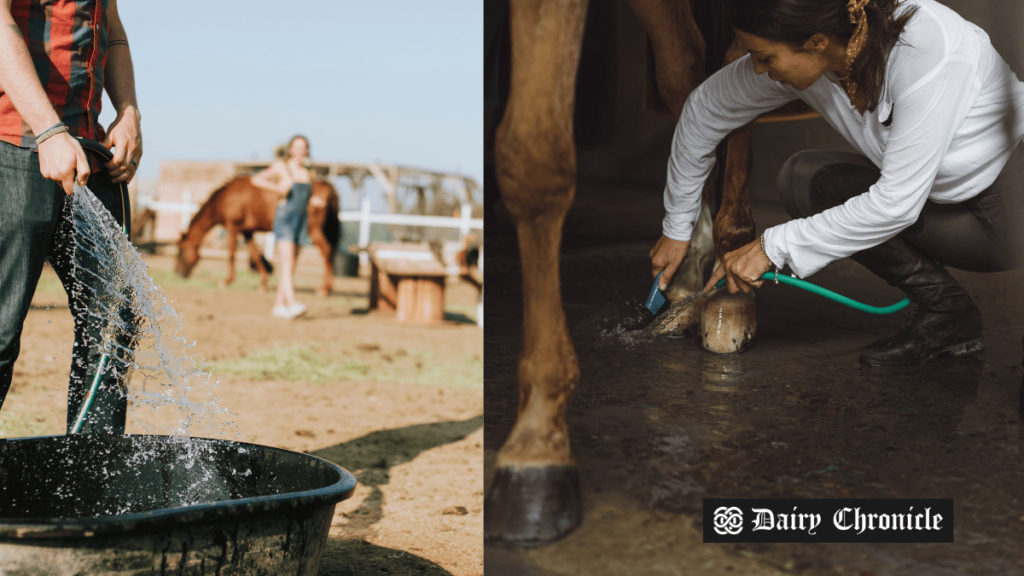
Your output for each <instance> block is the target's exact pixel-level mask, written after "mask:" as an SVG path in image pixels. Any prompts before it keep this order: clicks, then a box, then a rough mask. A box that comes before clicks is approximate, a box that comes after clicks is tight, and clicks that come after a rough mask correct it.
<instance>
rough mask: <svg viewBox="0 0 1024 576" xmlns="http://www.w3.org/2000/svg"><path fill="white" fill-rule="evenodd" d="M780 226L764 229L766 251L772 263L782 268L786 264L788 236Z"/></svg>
mask: <svg viewBox="0 0 1024 576" xmlns="http://www.w3.org/2000/svg"><path fill="white" fill-rule="evenodd" d="M779 232H781V230H780V228H779V226H772V227H771V228H768V229H767V230H765V231H764V253H765V256H767V257H768V259H769V260H771V261H772V264H773V265H774V266H775V267H776V268H778V269H779V270H781V269H782V268H783V266H785V265H786V252H785V249H784V246H781V245H784V244H785V240H786V237H785V235H784V234H781V233H779Z"/></svg>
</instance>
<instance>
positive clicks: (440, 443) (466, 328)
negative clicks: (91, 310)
mask: <svg viewBox="0 0 1024 576" xmlns="http://www.w3.org/2000/svg"><path fill="white" fill-rule="evenodd" d="M307 252H308V253H304V255H303V258H302V259H301V260H300V266H299V274H298V278H297V280H296V283H297V287H298V296H299V299H300V301H302V302H304V303H306V304H307V305H308V306H309V313H308V314H307V315H306V316H305V317H303V318H300V319H298V320H294V321H289V320H282V319H276V318H272V317H271V316H270V309H271V306H272V303H273V289H274V287H275V281H276V276H275V277H273V279H272V281H271V292H270V293H268V294H260V293H258V292H257V291H256V284H257V277H256V276H255V275H254V274H251V273H249V272H247V271H244V270H242V271H241V272H240V277H239V280H238V281H237V282H236V284H235V285H233V286H232V287H230V288H227V289H221V288H218V286H217V281H218V280H219V279H220V278H221V277H223V275H224V273H225V262H224V261H222V260H221V261H219V260H216V259H209V258H207V259H204V260H202V261H201V262H200V264H199V266H198V267H197V269H196V271H195V273H194V275H193V277H192V279H190V280H188V281H184V280H181V279H178V278H177V277H176V276H174V275H173V274H172V272H171V271H172V269H173V260H172V259H171V258H170V257H166V256H147V257H146V262H147V263H148V265H149V268H150V274H151V276H152V277H153V278H154V280H155V281H156V283H157V285H158V286H160V287H161V288H162V289H163V290H164V293H165V294H166V296H167V298H168V300H169V301H176V302H175V303H174V307H175V309H176V310H177V311H178V312H179V313H180V314H182V316H183V318H184V328H185V332H186V334H187V336H188V338H189V339H190V340H195V341H196V345H195V348H194V349H193V352H194V353H195V354H196V355H197V356H199V357H203V358H205V359H206V361H207V362H209V363H210V364H209V365H210V369H211V371H212V372H213V373H214V374H215V375H216V376H217V378H218V379H219V383H218V384H217V386H216V387H215V388H214V394H215V396H216V398H217V401H218V403H219V404H220V405H221V406H223V407H224V408H226V409H227V410H229V411H230V412H232V413H233V421H234V423H235V425H237V428H238V432H239V433H240V435H241V438H240V439H241V440H243V441H247V442H253V443H257V444H264V445H269V446H276V447H280V448H285V449H289V450H297V451H303V452H308V453H311V454H315V455H317V456H320V457H323V458H326V459H329V460H332V461H334V462H336V463H338V464H339V465H341V466H343V467H345V468H347V469H349V470H350V471H352V472H353V473H354V474H355V475H356V477H357V479H358V480H359V485H358V487H357V488H356V491H355V494H354V495H353V496H352V498H350V499H349V500H346V501H344V502H342V503H340V504H339V505H338V506H337V509H336V512H335V517H334V521H333V523H332V527H331V538H330V541H329V543H328V546H327V549H326V551H325V554H324V559H323V562H322V563H321V568H320V574H321V575H332V576H334V575H348V574H353V575H355V574H380V573H387V574H438V575H444V574H452V575H466V576H469V575H477V574H482V573H483V544H482V524H483V389H482V378H483V359H482V354H483V331H482V330H480V329H479V328H478V327H477V326H476V325H475V323H474V320H475V313H476V293H475V290H473V289H472V288H470V287H468V286H466V285H457V286H451V287H449V289H448V290H447V291H446V315H445V318H446V321H445V322H444V323H443V324H442V325H439V326H415V325H407V324H400V323H398V322H397V321H396V320H394V319H393V318H388V317H384V316H382V315H380V314H377V313H367V306H368V297H367V292H368V290H369V281H368V280H367V279H365V278H336V279H335V285H334V288H335V293H334V294H333V295H332V296H330V297H328V298H317V297H316V296H315V295H314V289H315V287H316V286H317V284H318V280H319V277H320V274H321V267H320V265H319V264H318V263H317V261H316V258H315V257H314V256H313V255H312V253H311V251H307ZM71 342H72V320H71V315H70V313H69V311H68V308H67V301H66V297H65V295H64V291H63V289H62V288H61V287H60V284H59V282H58V281H57V279H56V276H55V275H54V274H53V272H52V271H51V270H49V268H47V270H46V271H45V272H44V276H43V279H42V281H41V282H40V287H39V290H38V291H37V294H36V296H35V299H34V300H33V307H32V310H31V311H30V312H29V315H28V319H27V321H26V326H25V332H24V336H23V339H22V353H21V358H20V359H19V360H18V363H17V365H16V367H15V372H14V383H13V386H12V389H11V391H10V393H9V394H8V396H7V399H6V401H5V403H4V406H3V410H2V412H0V437H13V436H34V435H48V434H63V433H64V432H65V411H66V394H67V378H68V371H69V350H70V348H71ZM147 418H150V419H151V420H152V421H147V420H146V419H147ZM159 420H160V417H159V416H158V415H151V414H147V413H145V411H139V412H137V413H135V414H133V415H130V416H129V423H128V432H129V433H143V432H145V431H146V430H147V428H146V425H159V424H160V422H159ZM197 435H202V436H221V437H227V438H234V437H235V433H234V431H233V429H230V428H224V429H222V430H214V431H211V432H209V433H203V434H197Z"/></svg>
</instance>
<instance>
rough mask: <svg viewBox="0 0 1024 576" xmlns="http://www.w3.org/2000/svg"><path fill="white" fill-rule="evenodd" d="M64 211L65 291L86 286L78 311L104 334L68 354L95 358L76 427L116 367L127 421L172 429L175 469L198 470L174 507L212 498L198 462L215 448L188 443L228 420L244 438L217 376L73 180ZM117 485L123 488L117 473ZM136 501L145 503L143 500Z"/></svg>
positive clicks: (139, 459) (61, 493) (138, 459)
mask: <svg viewBox="0 0 1024 576" xmlns="http://www.w3.org/2000/svg"><path fill="white" fill-rule="evenodd" d="M63 217H64V218H66V219H71V220H72V222H73V225H74V230H75V234H74V242H73V243H68V244H69V247H68V250H70V251H73V254H69V256H70V257H71V258H72V261H73V262H74V272H73V282H72V286H71V290H72V293H73V294H74V293H75V292H76V291H79V290H89V291H90V296H91V298H90V304H89V308H88V310H87V311H81V310H79V311H78V312H79V313H82V314H83V315H84V318H85V320H84V321H85V322H87V324H88V328H89V330H88V333H90V334H99V335H100V336H99V341H92V342H89V343H88V345H89V346H88V347H89V348H91V349H92V353H84V354H83V352H84V351H82V350H76V351H75V356H74V357H73V359H72V362H73V363H83V362H87V363H90V364H92V363H95V364H96V366H95V370H94V373H95V377H94V380H93V383H92V384H93V386H92V389H91V391H90V393H89V394H88V395H87V397H86V399H85V401H83V403H82V408H81V409H80V413H79V414H78V415H77V416H78V417H77V418H76V424H75V428H77V427H78V426H80V424H81V422H82V421H84V420H85V418H86V417H87V414H88V412H89V410H90V409H95V407H94V406H92V405H91V404H90V403H91V402H92V395H93V393H94V392H95V390H96V384H97V382H99V380H100V377H101V375H103V374H110V373H116V374H117V375H118V378H119V380H120V381H123V382H124V383H125V386H124V393H125V394H127V396H128V402H129V409H130V411H129V415H130V417H131V421H132V422H133V423H135V424H137V425H139V426H141V427H142V428H143V429H144V430H145V431H146V432H147V433H148V434H166V435H169V436H171V437H172V438H169V439H167V441H169V442H174V443H180V444H182V447H183V450H182V451H181V456H180V457H179V459H178V460H179V462H178V463H177V464H176V466H183V467H185V468H187V469H191V468H193V467H196V468H197V472H198V474H197V475H196V476H194V477H193V480H194V481H193V482H191V483H190V484H189V485H187V486H179V487H177V488H176V490H177V491H179V492H180V493H179V494H177V498H178V502H179V503H180V504H179V505H191V504H200V503H206V502H210V501H213V500H215V499H217V498H218V497H219V496H220V495H221V492H223V490H221V489H219V488H218V489H215V488H213V487H215V486H217V485H218V480H219V481H220V482H221V483H222V479H218V478H214V477H213V476H211V474H212V473H213V472H212V471H214V470H216V467H215V466H196V465H197V464H201V463H210V462H213V461H215V459H216V454H215V453H214V452H212V451H210V450H208V449H205V446H206V445H205V444H201V443H195V444H194V445H193V443H192V442H191V441H190V439H189V436H199V435H202V436H217V435H222V433H223V431H224V430H225V426H227V431H228V432H231V431H233V432H234V435H235V437H236V438H237V437H239V436H240V433H239V431H238V429H237V427H235V426H234V424H233V423H232V422H230V421H229V420H228V418H229V417H230V413H229V412H228V411H227V410H226V409H224V408H223V407H221V406H220V405H219V404H218V403H217V401H216V398H215V397H214V396H213V388H214V385H215V384H216V380H215V379H214V378H213V376H212V375H211V374H210V373H209V372H206V371H204V370H203V366H204V361H203V360H202V359H200V358H197V357H196V355H195V354H194V353H193V352H192V348H193V347H194V346H195V342H189V341H188V340H187V338H186V337H185V333H184V329H183V325H182V319H181V317H180V316H179V315H178V314H177V312H175V310H174V308H172V307H171V305H170V304H169V303H168V302H167V299H166V298H165V297H164V295H163V294H162V293H161V291H160V290H159V288H157V287H156V285H155V284H154V283H153V281H152V280H151V279H150V278H149V276H148V274H147V266H146V263H145V262H144V261H143V260H142V257H141V256H140V254H139V253H138V252H137V251H136V250H135V248H134V247H133V246H132V245H131V243H130V242H129V240H128V237H127V235H126V234H125V233H124V232H123V231H122V230H121V228H120V226H118V224H117V223H116V221H115V220H114V219H113V217H111V215H110V213H109V212H108V211H107V209H106V208H105V207H104V206H103V204H102V203H101V202H100V200H99V199H97V198H96V196H95V195H94V194H93V193H92V191H90V190H89V189H88V188H86V187H76V189H75V193H74V194H73V195H72V197H71V199H70V201H69V202H67V203H66V204H65V210H64V213H63ZM97 351H98V352H97ZM83 355H84V356H86V357H82V356H83ZM97 357H98V358H99V360H98V362H97V361H96V358H97ZM90 370H92V369H91V367H90ZM153 413H159V414H158V417H157V418H156V419H154V418H151V417H150V415H151V414H153ZM168 414H173V416H171V417H168ZM157 421H160V422H161V423H160V424H157V423H156V422H157ZM76 431H77V430H69V432H76ZM139 446H140V450H139V451H138V452H137V453H135V454H133V455H132V456H131V458H130V460H132V461H131V462H130V463H129V464H130V466H129V467H127V468H124V467H122V468H120V470H121V471H120V472H119V473H111V474H109V478H108V480H109V481H111V482H114V481H117V478H116V476H118V475H124V474H129V475H130V474H133V473H137V472H135V471H136V470H139V469H141V466H140V465H141V464H142V463H144V462H145V461H148V460H152V459H153V458H155V457H156V455H157V450H156V448H157V447H156V446H154V447H152V449H150V450H147V449H146V447H145V445H144V443H140V444H139ZM75 457H76V454H75V452H74V451H71V450H69V451H67V452H65V453H64V454H62V455H61V458H66V459H73V458H75ZM236 472H237V475H235V474H233V475H232V476H234V478H233V481H235V482H243V483H244V482H246V481H247V480H248V479H249V478H251V474H252V472H251V471H250V470H239V471H236ZM120 482H121V483H122V485H124V484H123V480H121V481H120ZM129 482H130V480H129ZM74 486H75V484H74V479H68V480H67V484H66V486H64V487H58V489H57V490H55V491H54V493H53V496H54V497H56V498H72V497H76V495H74V494H73V492H74ZM77 497H79V498H80V497H81V495H77ZM137 502H138V503H139V504H140V505H141V506H143V508H142V509H145V505H144V500H137ZM131 511H138V510H131V509H125V508H118V509H111V510H103V511H100V514H99V515H116V514H124V513H127V512H131Z"/></svg>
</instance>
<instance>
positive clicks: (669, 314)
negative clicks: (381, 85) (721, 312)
mask: <svg viewBox="0 0 1024 576" xmlns="http://www.w3.org/2000/svg"><path fill="white" fill-rule="evenodd" d="M702 304H703V303H702V302H701V301H700V298H698V297H696V296H694V295H692V294H691V295H689V296H687V297H684V298H683V299H681V300H679V301H677V302H676V303H674V304H672V305H671V306H670V307H669V309H668V310H666V311H665V312H664V313H663V314H661V315H660V316H658V317H656V318H655V319H654V323H653V324H652V325H651V327H650V331H651V333H652V334H658V335H661V336H674V337H684V336H691V335H693V334H694V333H695V332H696V331H697V328H698V327H699V326H700V318H701V313H702V312H703V310H704V306H703V305H702Z"/></svg>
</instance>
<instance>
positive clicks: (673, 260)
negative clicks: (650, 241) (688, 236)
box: [651, 236, 690, 290]
mask: <svg viewBox="0 0 1024 576" xmlns="http://www.w3.org/2000/svg"><path fill="white" fill-rule="evenodd" d="M689 249H690V243H689V242H688V241H686V240H673V239H671V238H668V237H666V236H662V237H661V238H659V239H658V243H657V244H655V245H654V248H651V276H652V277H657V276H658V273H659V272H661V271H662V270H664V271H665V273H664V274H662V275H661V281H660V282H659V283H658V289H660V290H665V289H666V288H668V283H669V282H671V281H672V276H674V275H675V273H676V270H677V269H678V268H679V265H680V264H682V262H683V258H684V257H685V256H686V252H687V251H688V250H689Z"/></svg>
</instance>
